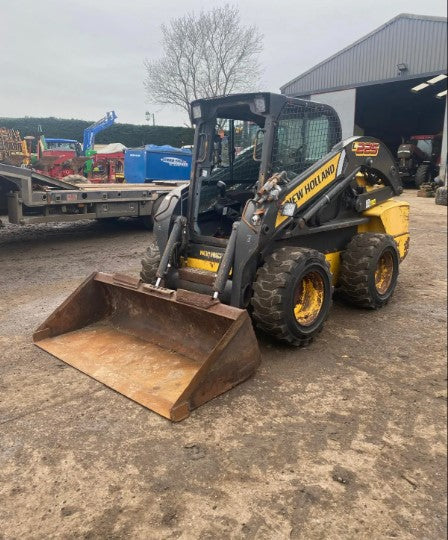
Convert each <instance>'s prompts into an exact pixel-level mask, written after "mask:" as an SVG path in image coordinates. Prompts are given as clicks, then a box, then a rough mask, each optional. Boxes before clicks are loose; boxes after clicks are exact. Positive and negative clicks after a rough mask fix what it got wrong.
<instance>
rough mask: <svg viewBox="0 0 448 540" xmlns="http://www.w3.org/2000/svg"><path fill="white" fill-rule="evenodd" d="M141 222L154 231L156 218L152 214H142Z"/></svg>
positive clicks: (147, 228)
mask: <svg viewBox="0 0 448 540" xmlns="http://www.w3.org/2000/svg"><path fill="white" fill-rule="evenodd" d="M140 223H141V224H142V225H143V227H144V228H145V229H146V230H147V231H152V229H153V228H154V219H153V217H152V216H141V217H140Z"/></svg>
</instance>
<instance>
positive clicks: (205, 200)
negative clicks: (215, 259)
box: [189, 93, 341, 243]
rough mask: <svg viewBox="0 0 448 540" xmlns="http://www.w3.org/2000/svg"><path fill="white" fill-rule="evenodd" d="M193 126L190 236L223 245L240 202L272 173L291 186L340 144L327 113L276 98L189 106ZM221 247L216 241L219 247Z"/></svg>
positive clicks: (250, 96)
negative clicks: (291, 182)
mask: <svg viewBox="0 0 448 540" xmlns="http://www.w3.org/2000/svg"><path fill="white" fill-rule="evenodd" d="M191 113H192V121H193V122H194V123H195V124H196V133H195V149H196V152H195V156H194V164H193V171H194V173H193V179H192V185H191V186H190V189H192V190H193V193H192V196H191V197H190V201H193V203H192V206H191V207H190V210H189V211H190V212H192V216H191V217H192V219H191V220H190V222H191V223H193V224H194V231H193V233H194V235H196V236H199V237H200V238H201V239H204V237H205V238H207V239H208V241H209V242H210V241H212V243H213V239H227V238H228V237H229V235H230V232H231V230H232V224H233V222H234V221H237V220H239V219H240V218H241V215H242V213H243V210H244V207H245V204H246V202H247V201H248V200H249V199H251V198H252V197H253V196H254V195H255V192H256V191H257V189H258V188H259V186H260V187H261V185H262V184H263V183H264V181H265V180H266V179H268V178H269V177H270V176H271V175H272V174H274V173H277V172H283V171H285V172H286V177H287V178H288V179H289V180H291V179H293V178H294V177H296V176H297V175H299V174H301V173H303V172H304V171H305V170H306V169H308V168H309V167H310V166H311V165H312V164H313V163H315V162H316V161H318V160H319V159H321V158H322V157H323V156H324V155H326V154H327V153H328V152H329V151H330V150H331V148H332V147H333V146H334V145H335V144H336V143H337V142H339V141H340V139H341V129H340V123H339V119H338V117H337V115H336V113H335V112H334V110H333V109H332V108H331V107H328V106H327V105H323V104H319V103H313V102H311V101H306V100H300V99H292V98H287V97H286V96H281V95H276V94H268V93H263V94H237V95H233V96H229V97H224V98H220V99H210V100H207V99H204V100H198V101H196V102H193V104H192V109H191ZM218 243H219V241H218Z"/></svg>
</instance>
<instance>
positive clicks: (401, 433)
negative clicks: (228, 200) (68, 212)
mask: <svg viewBox="0 0 448 540" xmlns="http://www.w3.org/2000/svg"><path fill="white" fill-rule="evenodd" d="M404 198H406V199H407V200H409V201H410V202H411V204H412V217H411V233H412V240H411V251H410V254H409V257H408V258H407V260H406V261H405V262H404V263H403V265H402V267H401V275H400V280H399V284H398V287H397V290H396V294H395V296H394V299H393V301H391V303H390V304H389V305H388V306H386V307H385V308H383V309H382V310H380V311H378V312H366V311H359V310H355V309H351V308H348V307H345V306H344V305H339V304H335V305H334V306H333V308H332V313H331V315H330V318H329V320H328V321H327V324H326V326H325V329H324V331H323V332H322V334H321V335H320V336H319V338H318V339H317V340H316V341H315V342H314V343H313V344H312V345H311V346H309V347H308V348H306V349H304V350H295V349H289V348H287V347H283V346H279V345H277V344H276V343H274V342H272V341H270V340H269V339H267V338H263V337H262V336H261V337H260V345H261V350H262V356H263V362H262V366H261V368H260V369H259V371H258V372H257V374H256V375H255V377H253V378H252V379H251V380H249V381H247V382H246V383H244V384H242V385H240V386H238V387H237V388H235V389H234V390H232V391H230V392H228V393H226V394H225V395H223V396H221V397H219V398H217V399H215V400H213V401H211V402H210V403H208V404H206V405H205V406H203V407H201V408H200V409H198V410H196V411H195V412H193V413H192V415H191V416H190V418H188V419H187V420H185V421H184V422H181V423H179V424H171V423H170V422H169V421H167V420H165V419H163V418H161V417H159V416H158V415H156V414H154V413H152V412H150V411H148V410H146V409H144V408H143V407H140V406H139V405H137V404H136V403H134V402H132V401H130V400H128V399H126V398H125V397H123V396H121V395H119V394H117V393H115V392H113V391H112V390H110V389H108V388H106V387H104V386H103V385H101V384H100V383H98V382H96V381H94V380H92V379H90V378H89V377H87V376H85V375H83V374H81V373H80V372H78V371H76V370H75V369H73V368H70V367H68V366H66V365H65V364H63V363H62V362H60V361H58V360H56V359H54V358H53V357H51V356H50V355H48V354H46V353H45V352H43V351H41V350H39V349H37V348H36V347H35V346H33V345H32V343H31V333H32V331H33V329H34V328H35V327H37V326H38V325H39V324H40V323H41V322H42V321H43V320H44V319H45V317H46V316H47V315H49V314H50V313H51V312H52V311H53V310H54V309H55V307H56V306H57V305H58V304H59V303H60V302H61V301H62V300H63V299H64V298H65V297H66V296H67V295H68V294H69V293H70V292H71V291H73V289H74V288H75V287H76V286H77V285H78V284H79V283H80V282H81V281H82V280H83V279H84V278H85V277H86V276H87V275H88V274H90V273H91V272H92V271H94V270H104V271H124V272H127V273H131V274H136V273H138V271H139V259H140V256H141V254H142V252H143V251H144V249H145V246H146V244H147V243H148V242H149V241H150V237H151V235H150V233H148V232H146V231H144V230H142V229H139V228H138V227H137V226H136V225H135V224H134V223H132V222H123V223H119V224H115V225H108V226H105V225H102V224H100V223H96V222H82V223H77V224H59V225H51V226H50V225H39V226H27V227H23V228H20V227H16V226H11V225H7V226H6V227H5V228H3V229H1V230H0V282H1V288H0V291H1V297H0V327H1V337H0V424H1V430H0V538H5V539H12V538H45V539H47V538H108V539H113V538H133V539H148V538H157V539H158V538H185V539H189V538H198V539H204V540H205V539H212V538H213V539H215V538H238V539H239V538H247V539H250V538H257V539H283V538H304V539H310V538H313V539H314V538H332V539H333V538H367V537H369V538H400V539H401V538H419V539H421V538H426V539H432V538H434V539H440V538H445V536H446V517H445V516H446V502H445V501H446V445H445V441H446V428H445V420H446V368H445V351H446V332H445V328H446V208H445V207H440V206H436V205H435V204H434V200H433V199H418V198H417V197H416V195H415V192H412V191H408V192H407V193H406V194H405V195H404Z"/></svg>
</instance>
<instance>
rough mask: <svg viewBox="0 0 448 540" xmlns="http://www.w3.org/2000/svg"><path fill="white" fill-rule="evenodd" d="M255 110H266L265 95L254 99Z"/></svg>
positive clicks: (262, 111)
mask: <svg viewBox="0 0 448 540" xmlns="http://www.w3.org/2000/svg"><path fill="white" fill-rule="evenodd" d="M254 105H255V110H256V111H257V112H259V113H264V112H266V102H265V100H264V97H256V98H255V100H254Z"/></svg>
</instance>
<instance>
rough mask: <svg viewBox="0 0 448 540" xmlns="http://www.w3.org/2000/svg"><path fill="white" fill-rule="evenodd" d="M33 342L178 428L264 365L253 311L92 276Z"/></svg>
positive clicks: (126, 280) (123, 279)
mask: <svg viewBox="0 0 448 540" xmlns="http://www.w3.org/2000/svg"><path fill="white" fill-rule="evenodd" d="M33 340H34V342H35V344H36V345H37V346H38V347H40V348H41V349H43V350H45V351H47V352H49V353H50V354H52V355H53V356H56V357H57V358H59V359H61V360H63V361H64V362H66V363H67V364H70V365H71V366H73V367H75V368H77V369H79V370H80V371H82V372H84V373H86V374H87V375H90V376H91V377H93V378H94V379H96V380H98V381H100V382H102V383H103V384H105V385H107V386H109V387H111V388H113V389H114V390H116V391H117V392H120V393H121V394H123V395H125V396H127V397H129V398H131V399H132V400H134V401H136V402H137V403H140V404H141V405H143V406H145V407H147V408H148V409H151V410H153V411H155V412H157V413H158V414H160V415H162V416H165V417H166V418H169V419H170V420H173V421H179V420H183V419H184V418H186V417H187V416H188V415H189V413H190V411H191V410H192V409H194V408H196V407H198V406H199V405H202V404H203V403H205V402H206V401H209V400H210V399H212V398H214V397H215V396H218V395H219V394H222V393H223V392H226V391H227V390H229V389H230V388H232V387H233V386H235V385H237V384H238V383H240V382H242V381H244V380H245V379H247V378H248V377H250V376H251V375H252V374H253V373H254V371H255V370H256V368H257V366H258V364H259V362H260V352H259V349H258V344H257V341H256V338H255V334H254V331H253V329H252V324H251V320H250V318H249V316H248V314H247V312H246V311H245V310H242V309H237V308H234V307H230V306H227V305H224V304H221V303H219V302H217V301H215V302H213V300H211V299H210V298H209V297H208V296H205V295H201V294H197V293H190V292H187V291H181V290H178V291H171V290H167V289H156V288H155V287H151V286H150V285H145V284H142V283H141V282H140V281H139V280H137V279H134V278H130V277H128V276H123V275H118V274H114V275H111V274H103V273H96V274H93V275H92V276H90V277H89V278H88V279H87V280H86V281H85V282H84V283H83V284H82V285H81V286H80V287H78V289H77V290H76V291H75V292H74V293H73V294H72V295H71V296H70V297H69V298H67V300H65V302H64V303H63V304H62V305H61V306H60V307H59V308H57V309H56V311H55V312H54V313H53V314H52V315H50V317H49V318H48V319H47V320H46V321H45V322H44V323H43V324H42V325H41V326H40V327H39V328H38V329H37V330H36V332H35V333H34V335H33Z"/></svg>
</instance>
